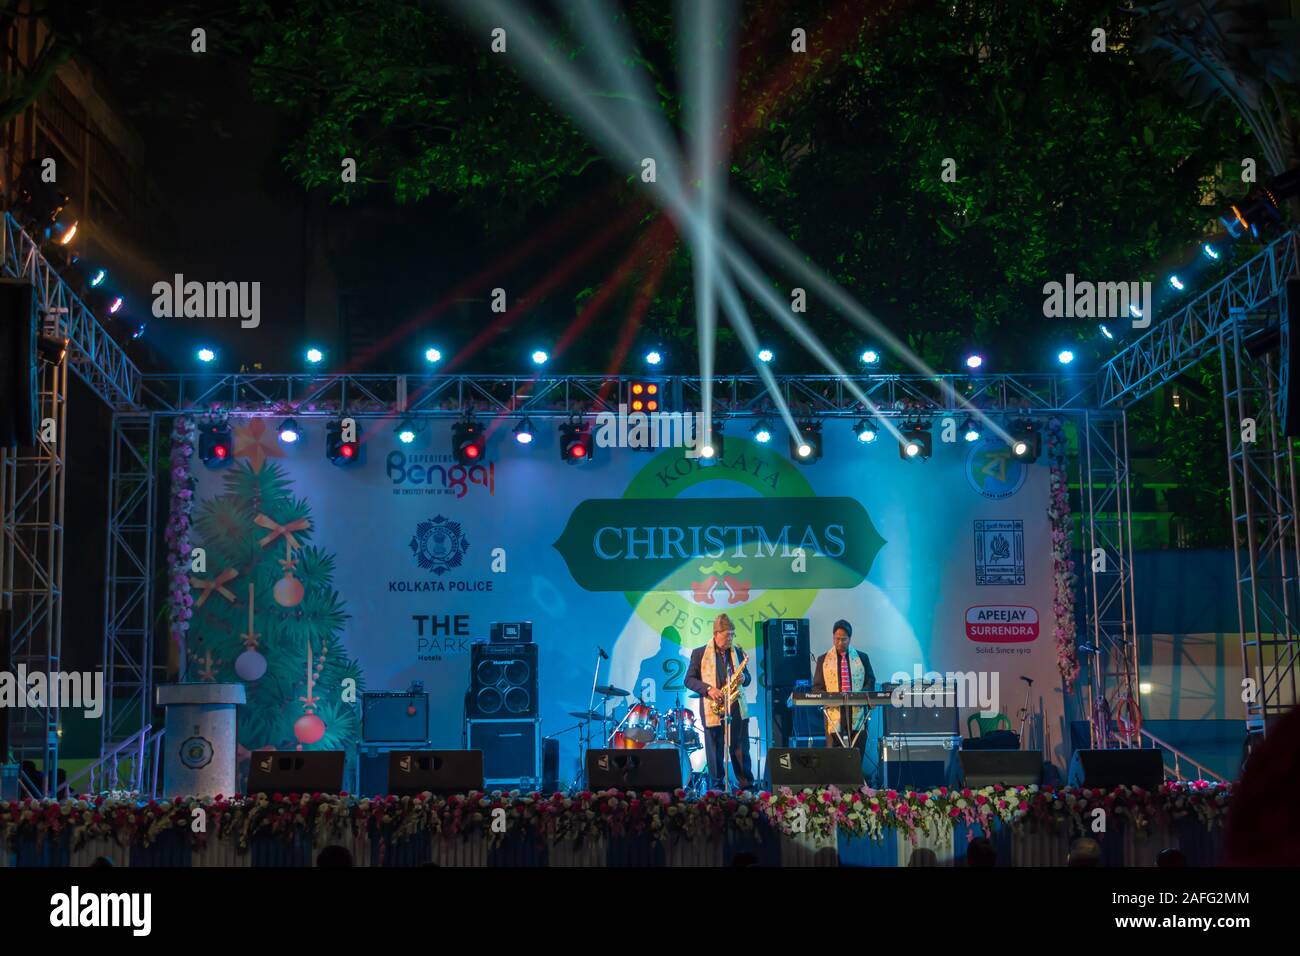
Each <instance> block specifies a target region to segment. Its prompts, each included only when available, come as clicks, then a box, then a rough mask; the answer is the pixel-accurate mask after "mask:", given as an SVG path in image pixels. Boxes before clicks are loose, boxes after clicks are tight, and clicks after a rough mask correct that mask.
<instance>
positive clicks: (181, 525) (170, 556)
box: [163, 415, 198, 674]
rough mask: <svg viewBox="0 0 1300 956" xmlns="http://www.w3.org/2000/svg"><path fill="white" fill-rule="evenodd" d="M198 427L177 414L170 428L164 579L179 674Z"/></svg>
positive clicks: (187, 606) (189, 602)
mask: <svg viewBox="0 0 1300 956" xmlns="http://www.w3.org/2000/svg"><path fill="white" fill-rule="evenodd" d="M197 434H198V429H197V427H196V426H195V424H194V419H192V418H189V417H188V416H184V415H182V416H179V417H178V418H177V419H176V424H175V425H174V426H173V427H172V452H171V468H170V474H171V480H172V481H171V495H172V496H171V509H170V512H169V514H168V517H167V529H166V531H165V532H164V533H163V537H164V539H165V540H166V541H167V551H168V553H167V580H168V585H169V587H170V594H169V596H168V597H169V600H168V620H169V622H170V627H169V633H170V634H171V639H172V641H173V643H175V645H176V649H177V651H178V652H179V654H180V662H181V665H180V666H181V673H182V674H184V672H185V634H186V632H187V631H188V630H189V628H190V618H191V617H192V616H193V614H194V610H193V605H194V595H193V593H191V591H190V526H191V522H192V516H193V511H194V478H193V477H192V476H191V474H190V469H191V467H192V466H193V460H194V443H195V439H196V436H197Z"/></svg>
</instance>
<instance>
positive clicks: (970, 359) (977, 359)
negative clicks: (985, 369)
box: [966, 353, 984, 369]
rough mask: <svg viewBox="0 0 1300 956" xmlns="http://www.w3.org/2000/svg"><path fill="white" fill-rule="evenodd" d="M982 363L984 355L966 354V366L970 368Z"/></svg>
mask: <svg viewBox="0 0 1300 956" xmlns="http://www.w3.org/2000/svg"><path fill="white" fill-rule="evenodd" d="M983 364H984V356H982V355H980V354H978V353H976V354H975V355H968V356H966V367H967V368H970V369H976V368H980V367H981V366H982V365H983Z"/></svg>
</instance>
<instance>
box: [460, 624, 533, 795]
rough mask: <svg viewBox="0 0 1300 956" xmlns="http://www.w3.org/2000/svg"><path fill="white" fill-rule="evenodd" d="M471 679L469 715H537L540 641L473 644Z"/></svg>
mask: <svg viewBox="0 0 1300 956" xmlns="http://www.w3.org/2000/svg"><path fill="white" fill-rule="evenodd" d="M469 682H470V686H469V699H468V700H467V701H466V702H465V707H466V715H467V716H468V717H470V718H473V719H477V718H483V717H490V718H497V719H503V718H504V719H517V718H521V717H536V716H537V645H536V644H482V643H475V644H471V645H470V647H469ZM489 776H491V774H490V773H489Z"/></svg>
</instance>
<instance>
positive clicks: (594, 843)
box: [0, 783, 1231, 867]
mask: <svg viewBox="0 0 1300 956" xmlns="http://www.w3.org/2000/svg"><path fill="white" fill-rule="evenodd" d="M1230 796H1231V790H1230V788H1229V787H1227V786H1219V785H1212V784H1206V783H1180V784H1165V785H1162V786H1161V787H1160V788H1159V789H1158V790H1154V791H1143V790H1141V789H1139V788H1129V787H1120V788H1115V789H1113V790H1105V791H1103V790H1084V789H1079V788H1062V789H1052V788H1037V787H1032V788H1030V787H1009V788H1004V787H987V788H982V789H979V790H969V789H962V790H933V791H928V792H911V791H908V792H899V791H886V790H872V789H870V788H866V787H864V788H862V789H860V790H839V789H836V788H833V787H831V788H817V789H806V790H801V791H793V790H790V789H782V790H779V791H777V792H768V791H764V792H761V793H737V794H725V793H709V794H706V795H705V796H704V797H702V798H688V797H686V796H685V794H684V793H682V792H680V791H679V792H678V793H676V794H669V793H649V792H646V793H641V794H636V793H631V792H619V791H605V792H599V793H593V792H590V791H582V792H577V793H573V794H552V795H551V796H549V797H546V796H543V795H541V794H519V793H517V792H516V793H510V794H503V793H500V792H495V793H490V794H467V795H464V796H448V797H435V796H432V795H424V796H423V797H393V796H389V797H376V798H373V799H357V798H355V797H350V796H342V797H332V796H324V795H320V794H314V795H303V796H300V795H297V794H289V795H282V794H272V795H270V796H265V795H264V796H261V797H256V798H244V797H239V798H236V799H234V800H212V801H198V800H181V801H179V802H174V803H173V802H170V801H163V802H153V803H139V802H135V801H128V800H112V799H108V798H93V799H82V800H76V801H63V802H62V803H55V802H53V801H45V802H35V801H22V802H16V803H9V804H0V834H3V835H4V837H5V840H4V842H5V845H6V847H7V848H8V852H6V853H5V854H4V856H3V860H4V865H6V866H10V867H13V866H17V867H30V866H47V867H48V866H87V865H89V864H90V863H91V862H92V861H94V860H95V859H96V858H98V857H108V858H110V859H112V860H113V863H114V865H117V866H123V865H127V866H137V867H158V866H163V867H191V866H192V867H267V866H271V867H275V866H288V867H293V866H311V865H313V863H314V861H315V859H316V856H317V854H318V853H319V852H320V851H321V850H322V849H324V848H325V847H327V846H342V847H344V848H345V849H347V850H348V852H349V853H350V855H351V858H352V860H353V863H354V865H356V866H424V865H429V864H436V865H438V866H471V867H516V866H529V867H548V866H549V867H565V866H583V867H600V866H660V867H678V866H696V867H698V866H732V865H738V864H741V863H747V864H749V865H759V866H785V867H804V866H873V867H891V866H909V865H922V862H921V858H920V857H918V858H917V859H916V860H915V861H914V859H913V858H914V855H915V854H916V853H917V851H918V850H921V851H923V852H922V854H921V856H922V857H926V858H927V860H926V862H925V865H937V866H962V865H966V848H967V846H968V845H969V842H970V840H971V839H974V838H976V837H985V838H987V839H988V840H990V842H991V843H992V845H993V847H994V849H995V851H996V857H997V865H999V866H1064V865H1065V863H1066V859H1067V854H1068V852H1069V849H1070V844H1071V841H1072V840H1073V839H1075V838H1077V837H1079V836H1089V837H1091V838H1093V839H1095V840H1096V841H1097V842H1098V843H1099V844H1100V846H1101V850H1102V862H1103V863H1104V864H1105V865H1113V866H1151V865H1152V864H1153V862H1154V860H1155V857H1156V855H1157V854H1158V853H1159V852H1160V851H1161V850H1164V849H1167V848H1177V849H1180V850H1181V851H1182V852H1183V854H1184V855H1185V857H1186V859H1187V862H1188V863H1189V865H1212V864H1214V863H1215V862H1217V859H1218V853H1219V840H1220V836H1221V833H1222V823H1223V819H1224V816H1225V814H1226V812H1227V808H1228V804H1229V800H1230ZM1098 808H1101V809H1103V810H1105V811H1106V813H1105V814H1104V815H1103V816H1104V819H1105V821H1106V822H1105V825H1104V827H1103V829H1101V830H1098V829H1096V824H1095V820H1096V818H1097V814H1096V810H1097V809H1098ZM196 821H201V822H196ZM196 828H200V829H201V832H196ZM926 850H929V851H933V857H932V858H929V855H928V854H926V853H924V851H926Z"/></svg>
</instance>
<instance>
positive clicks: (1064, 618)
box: [1047, 418, 1079, 693]
mask: <svg viewBox="0 0 1300 956" xmlns="http://www.w3.org/2000/svg"><path fill="white" fill-rule="evenodd" d="M1068 452H1069V447H1068V443H1067V442H1066V437H1065V426H1064V425H1063V424H1062V423H1061V420H1060V419H1059V418H1050V419H1048V422H1047V462H1048V466H1049V468H1050V476H1051V477H1050V479H1049V484H1050V493H1051V504H1050V505H1048V508H1047V517H1048V519H1049V520H1050V522H1051V534H1052V582H1053V586H1054V588H1055V596H1054V598H1053V601H1052V611H1053V615H1054V617H1055V626H1054V628H1053V633H1054V634H1055V637H1056V666H1057V668H1058V669H1059V670H1060V672H1061V680H1063V681H1064V682H1065V690H1066V693H1069V692H1070V691H1072V690H1073V689H1074V682H1075V681H1076V680H1077V679H1078V677H1079V658H1078V656H1077V652H1076V651H1075V646H1074V637H1075V634H1074V631H1075V628H1074V590H1075V584H1076V577H1075V573H1074V559H1073V558H1072V557H1071V556H1070V486H1069V481H1068V479H1067V477H1066V473H1065V462H1066V455H1067V454H1068Z"/></svg>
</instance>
